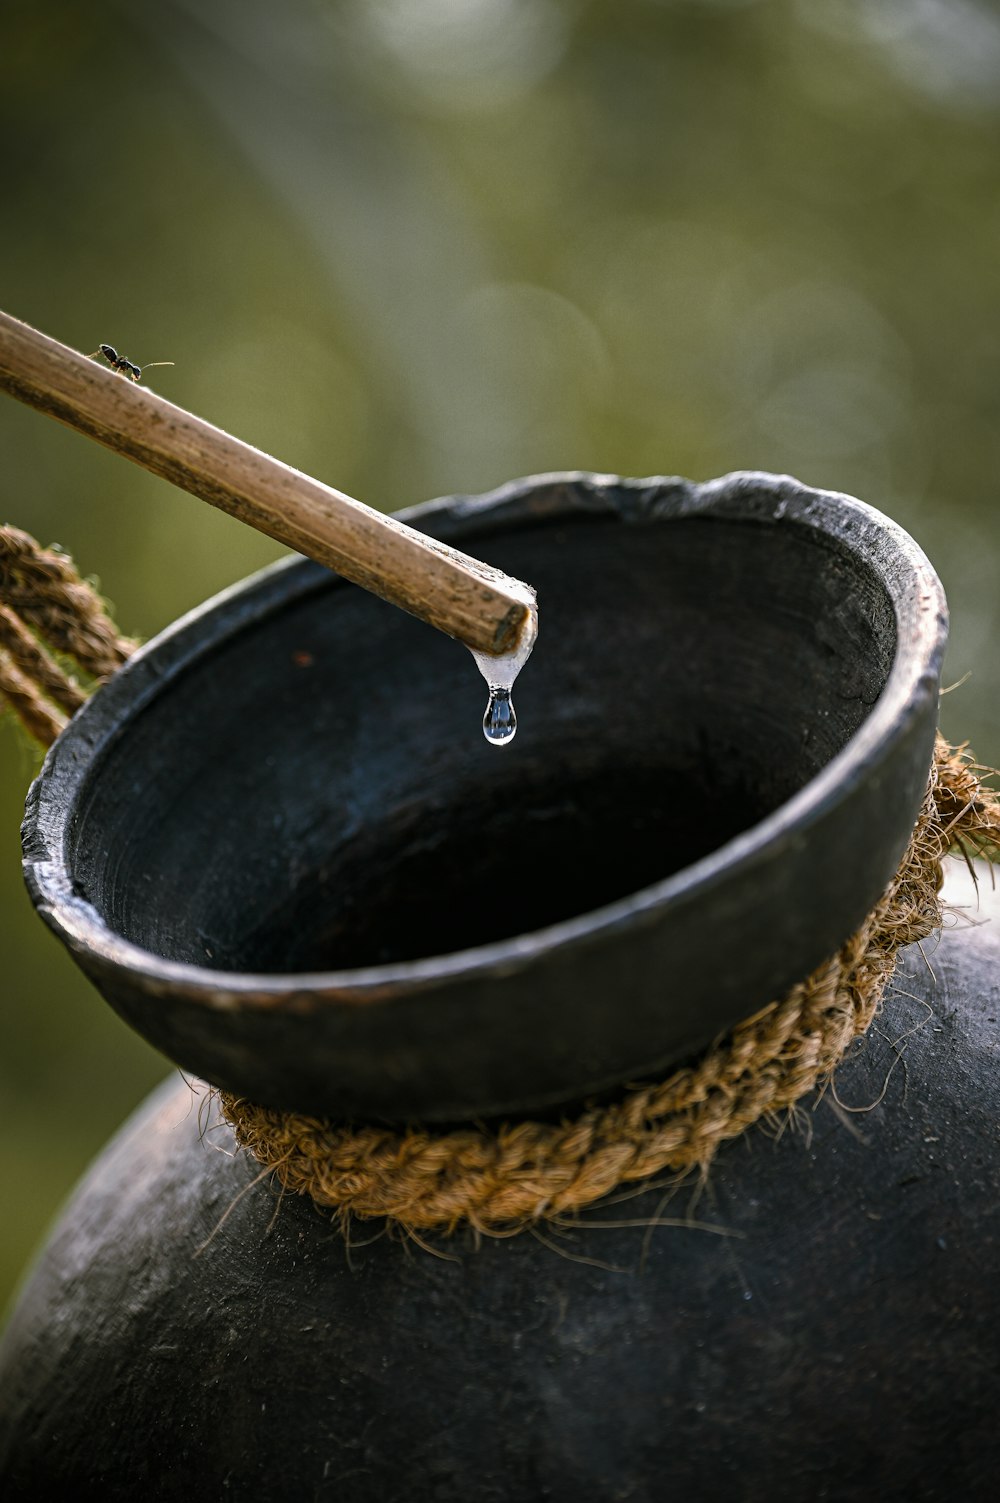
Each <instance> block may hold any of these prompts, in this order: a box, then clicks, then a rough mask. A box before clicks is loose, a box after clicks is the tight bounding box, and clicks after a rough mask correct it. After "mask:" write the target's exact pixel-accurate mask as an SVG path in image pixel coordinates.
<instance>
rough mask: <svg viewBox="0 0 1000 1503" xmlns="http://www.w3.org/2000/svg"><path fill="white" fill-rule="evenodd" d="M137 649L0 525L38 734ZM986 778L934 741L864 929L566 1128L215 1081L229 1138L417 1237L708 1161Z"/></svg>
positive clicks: (594, 1196)
mask: <svg viewBox="0 0 1000 1503" xmlns="http://www.w3.org/2000/svg"><path fill="white" fill-rule="evenodd" d="M46 637H47V638H48V644H49V645H48V646H47V645H46V643H45V641H44V639H45V638H46ZM132 645H133V644H131V643H130V642H127V641H125V640H123V639H120V638H118V636H117V634H116V632H115V629H114V626H113V623H112V622H111V621H110V619H109V618H108V617H107V615H106V613H105V612H104V610H103V607H102V606H101V603H100V600H99V598H98V597H97V596H96V594H95V593H94V591H93V590H92V589H90V587H89V586H86V585H83V584H82V583H81V581H80V580H79V577H78V576H77V575H76V572H75V570H73V568H72V563H71V561H70V560H68V559H67V558H66V557H65V555H62V554H56V553H51V552H46V551H45V550H42V549H40V548H39V547H38V545H37V544H36V543H34V542H33V540H32V539H30V538H28V536H27V534H26V533H21V532H18V531H17V530H16V529H14V528H0V695H5V696H6V697H7V699H8V701H9V702H10V705H11V707H12V708H13V709H14V710H15V712H16V713H17V714H18V715H19V716H20V717H21V719H22V720H23V722H24V724H25V725H26V726H27V728H28V730H29V731H30V732H31V733H32V735H34V736H35V737H36V738H37V739H38V740H40V741H42V742H43V743H46V744H47V743H48V742H50V741H51V740H53V739H54V737H55V735H56V734H58V731H59V730H60V729H61V727H62V725H63V724H64V723H65V714H66V712H71V711H72V710H73V709H74V708H76V705H77V704H78V703H79V702H80V700H81V699H82V691H81V690H80V688H79V686H78V685H76V684H75V683H74V682H73V681H72V680H71V679H69V678H68V677H67V675H66V673H65V672H64V670H63V668H62V667H61V665H60V663H59V661H58V660H59V657H60V656H65V657H69V658H72V659H74V660H75V661H76V662H77V663H78V664H79V665H80V666H81V668H83V669H84V671H85V672H86V673H88V674H90V675H92V676H93V677H94V678H97V679H101V678H103V677H106V676H107V675H108V674H109V673H111V672H112V671H113V670H114V668H116V667H117V666H118V665H119V664H120V663H121V662H123V661H124V660H125V658H126V657H127V656H128V654H129V652H130V651H131V649H132ZM987 773H988V769H986V768H982V767H980V766H978V765H977V764H976V763H975V762H974V761H973V759H972V757H971V756H970V754H969V753H968V752H967V751H966V750H965V749H964V748H955V747H951V746H949V745H948V744H947V743H946V742H945V741H944V740H943V739H942V738H941V737H938V740H937V744H936V746H935V751H934V760H933V763H932V766H931V770H930V777H929V780H928V786H927V792H926V795H925V798H924V802H923V807H922V808H921V811H920V816H919V818H918V820H917V823H916V826H915V828H914V830H913V834H912V836H911V838H910V842H909V845H908V846H907V850H906V853H905V855H904V857H903V860H902V862H901V864H900V867H899V870H898V871H897V873H896V875H895V876H894V877H893V879H892V881H891V882H890V884H889V886H888V888H887V889H886V891H885V893H884V894H883V896H882V898H881V900H880V901H879V903H878V904H877V905H876V907H875V908H874V909H873V911H872V912H871V913H870V914H869V915H868V917H867V918H866V919H865V921H864V923H863V924H862V925H861V927H860V929H859V930H858V931H857V933H855V934H853V935H852V936H851V937H850V939H848V940H847V941H846V943H845V944H844V945H843V946H842V947H841V949H840V950H839V951H838V953H837V954H836V955H835V956H833V958H832V959H830V960H828V961H827V962H826V963H825V964H823V965H821V966H819V967H818V968H817V969H816V970H815V971H814V972H813V974H812V975H811V976H809V977H808V978H807V979H806V980H805V981H803V982H801V983H800V984H799V985H798V986H795V987H793V988H792V990H791V991H790V992H789V993H788V995H787V996H786V997H784V998H783V999H782V1000H781V1001H777V1002H772V1003H771V1004H770V1005H769V1006H768V1007H765V1008H763V1009H762V1010H761V1011H759V1012H758V1013H756V1014H755V1015H754V1016H753V1017H752V1018H749V1019H748V1020H747V1021H746V1022H744V1023H741V1024H740V1025H739V1026H738V1027H737V1028H734V1029H733V1030H732V1031H731V1032H730V1033H728V1034H727V1035H725V1036H724V1037H723V1038H721V1039H719V1040H717V1041H716V1042H715V1043H714V1044H713V1045H712V1046H711V1047H710V1048H709V1049H708V1050H707V1051H706V1052H705V1054H704V1055H703V1056H702V1057H701V1058H700V1059H699V1060H698V1061H697V1063H695V1064H693V1065H690V1066H687V1067H685V1068H683V1069H679V1070H676V1071H674V1072H673V1073H672V1074H671V1075H670V1076H669V1077H668V1078H667V1079H666V1080H665V1081H662V1082H659V1083H656V1084H651V1085H643V1086H639V1087H634V1088H630V1089H628V1090H626V1091H624V1092H623V1094H622V1095H621V1097H620V1098H619V1099H618V1100H617V1101H615V1102H614V1103H612V1104H611V1105H604V1106H599V1107H592V1108H590V1109H587V1110H584V1111H582V1112H581V1113H580V1114H579V1115H578V1116H576V1117H574V1118H573V1119H571V1120H566V1121H564V1122H561V1123H545V1122H530V1121H527V1122H512V1123H509V1124H506V1125H504V1126H502V1127H498V1128H495V1129H487V1128H476V1127H468V1128H461V1129H458V1130H455V1131H451V1132H431V1131H425V1130H423V1129H420V1128H407V1129H402V1130H399V1131H393V1130H391V1129H388V1128H383V1127H371V1126H364V1125H361V1126H359V1125H356V1124H343V1123H336V1122H331V1121H326V1120H321V1119H318V1118H315V1117H306V1116H301V1115H299V1114H297V1113H294V1112H281V1111H276V1110H274V1109H272V1108H268V1107H262V1106H258V1105H256V1104H255V1103H253V1102H250V1101H247V1100H245V1099H243V1098H242V1097H238V1096H234V1095H230V1094H226V1093H220V1097H219V1099H220V1101H221V1105H222V1110H223V1112H224V1114H225V1116H226V1117H227V1118H228V1120H229V1122H230V1123H231V1124H232V1127H233V1130H234V1132H235V1136H236V1141H237V1143H238V1144H239V1145H240V1146H241V1147H243V1148H245V1149H246V1150H248V1152H249V1153H251V1154H252V1155H253V1157H254V1158H255V1159H257V1160H258V1161H259V1163H260V1164H262V1165H263V1166H264V1168H265V1169H267V1168H270V1169H273V1171H274V1174H275V1175H276V1177H277V1179H278V1180H279V1182H280V1184H281V1185H282V1186H283V1187H284V1188H285V1189H288V1190H294V1191H296V1192H298V1193H300V1194H306V1195H310V1196H311V1197H312V1199H313V1200H314V1201H316V1202H317V1203H318V1204H320V1205H322V1206H327V1207H331V1208H333V1209H334V1210H336V1211H338V1212H339V1213H340V1214H341V1215H342V1216H343V1217H344V1218H347V1217H349V1216H351V1215H354V1216H358V1217H387V1218H389V1220H390V1221H392V1222H395V1223H397V1224H398V1225H400V1226H401V1227H403V1228H406V1229H408V1230H412V1231H415V1232H418V1231H423V1230H438V1231H443V1232H450V1231H454V1230H455V1229H456V1228H458V1227H460V1226H462V1225H465V1224H468V1225H471V1226H472V1227H475V1228H477V1229H478V1230H480V1231H484V1232H499V1231H509V1230H513V1229H516V1228H518V1227H523V1226H527V1225H531V1224H532V1223H535V1222H539V1221H542V1220H545V1219H549V1218H556V1217H563V1216H566V1215H569V1214H572V1213H574V1212H576V1211H579V1210H581V1209H583V1208H584V1207H585V1206H589V1205H592V1204H594V1202H596V1201H599V1200H600V1199H601V1198H602V1197H603V1196H605V1195H607V1194H608V1193H609V1192H611V1191H613V1190H615V1189H617V1188H618V1187H619V1186H621V1185H624V1184H629V1183H634V1182H637V1181H641V1180H644V1179H647V1178H648V1177H650V1176H652V1175H658V1174H662V1173H663V1172H664V1171H671V1172H676V1173H678V1174H682V1173H684V1172H685V1171H689V1170H702V1171H704V1170H705V1169H707V1167H708V1165H709V1164H710V1163H711V1161H712V1159H713V1157H714V1156H715V1154H716V1152H717V1151H718V1149H719V1147H720V1146H721V1145H722V1144H723V1143H725V1142H726V1141H727V1140H728V1139H730V1138H735V1137H737V1136H739V1134H741V1133H742V1132H744V1131H745V1130H746V1129H747V1128H748V1127H750V1126H752V1125H753V1124H754V1123H756V1122H760V1121H762V1120H765V1119H767V1118H769V1117H775V1116H777V1115H778V1114H780V1113H782V1112H786V1111H787V1110H788V1109H789V1108H791V1107H793V1106H794V1105H795V1104H796V1102H798V1101H800V1100H801V1099H802V1098H803V1097H804V1096H806V1095H808V1094H809V1092H811V1091H814V1090H815V1089H816V1088H817V1087H821V1086H822V1085H824V1084H825V1083H826V1082H827V1081H828V1080H829V1078H830V1076H831V1075H832V1073H833V1070H834V1068H835V1067H836V1065H837V1064H838V1063H839V1062H840V1061H841V1060H842V1059H843V1057H844V1055H845V1053H846V1051H847V1049H848V1048H849V1046H850V1044H851V1043H852V1042H853V1040H855V1039H857V1038H858V1037H860V1036H861V1035H862V1034H864V1033H865V1032H866V1030H867V1029H868V1027H869V1026H870V1024H871V1022H872V1019H873V1018H874V1016H875V1014H876V1012H877V1011H878V1008H879V1005H880V1003H881V1000H882V997H883V994H884V992H885V989H886V986H887V984H888V982H889V980H890V978H891V976H892V973H893V970H894V968H895V964H896V958H897V956H898V953H899V951H900V950H901V949H902V948H903V946H904V945H909V944H913V943H915V942H917V941H919V940H921V939H924V938H926V936H927V935H929V934H931V933H932V932H933V930H934V929H936V928H937V927H938V926H939V924H940V923H941V919H942V907H941V902H940V898H939V896H938V894H939V890H940V887H941V881H942V862H943V859H944V857H945V855H946V854H947V853H948V852H949V851H954V852H957V853H959V854H961V855H963V856H965V858H966V860H969V859H970V858H971V857H972V856H973V855H986V856H988V857H990V858H991V859H996V855H997V848H998V845H1000V798H998V796H997V794H996V793H995V792H994V791H993V790H992V789H990V788H987V787H986V786H985V785H984V783H983V781H982V779H983V776H984V775H985V774H987Z"/></svg>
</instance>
